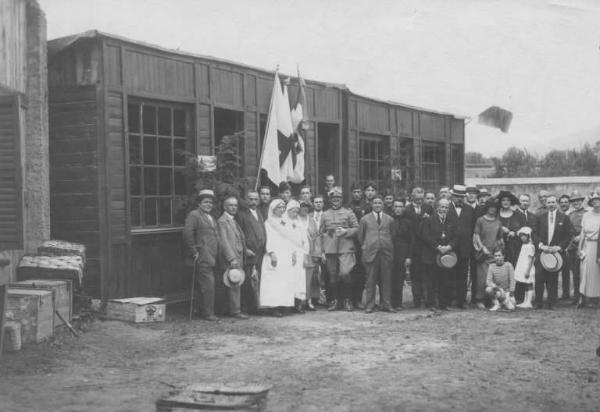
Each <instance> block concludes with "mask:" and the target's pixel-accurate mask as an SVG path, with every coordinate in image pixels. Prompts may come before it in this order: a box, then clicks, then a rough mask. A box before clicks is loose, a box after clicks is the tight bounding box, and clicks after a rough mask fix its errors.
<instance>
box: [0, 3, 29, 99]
mask: <svg viewBox="0 0 600 412" xmlns="http://www.w3.org/2000/svg"><path fill="white" fill-rule="evenodd" d="M26 14H27V2H25V1H22V0H3V1H1V2H0V27H1V28H2V35H1V36H0V85H2V86H5V87H7V88H10V89H13V90H17V91H20V92H25V88H26V82H27V70H25V67H26V66H27V64H26V62H27V36H26V31H27V24H26V22H27V16H26Z"/></svg>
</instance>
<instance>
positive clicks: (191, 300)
mask: <svg viewBox="0 0 600 412" xmlns="http://www.w3.org/2000/svg"><path fill="white" fill-rule="evenodd" d="M197 260H198V256H196V257H195V258H194V269H193V270H192V295H191V296H190V320H192V314H193V313H194V285H195V284H196V261H197Z"/></svg>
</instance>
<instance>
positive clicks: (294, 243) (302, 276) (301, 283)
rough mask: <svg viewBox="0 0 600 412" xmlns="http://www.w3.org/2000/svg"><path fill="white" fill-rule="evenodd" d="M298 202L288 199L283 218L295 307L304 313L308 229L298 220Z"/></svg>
mask: <svg viewBox="0 0 600 412" xmlns="http://www.w3.org/2000/svg"><path fill="white" fill-rule="evenodd" d="M299 212H300V203H298V201H296V200H293V199H292V200H290V201H289V202H288V203H287V207H286V210H285V214H286V216H285V220H286V222H287V228H288V236H289V237H288V240H289V241H290V243H291V247H292V250H293V263H292V268H291V271H292V276H293V280H292V281H293V283H294V297H295V298H296V300H295V302H294V303H295V308H296V311H297V312H298V313H304V306H305V305H306V270H305V269H304V256H305V255H306V254H308V252H309V243H308V231H307V227H306V225H305V224H304V223H303V222H302V221H301V220H300V217H299V216H298V213H299Z"/></svg>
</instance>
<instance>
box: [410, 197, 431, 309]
mask: <svg viewBox="0 0 600 412" xmlns="http://www.w3.org/2000/svg"><path fill="white" fill-rule="evenodd" d="M424 197H425V191H424V190H423V189H422V188H420V187H415V188H414V189H413V190H412V193H411V201H410V202H409V203H408V204H407V205H406V207H405V208H404V215H405V217H406V219H408V220H409V221H410V224H411V228H412V231H413V239H414V247H413V249H412V256H411V262H412V263H411V268H410V280H411V283H410V285H411V289H412V295H413V302H414V305H415V307H419V306H421V304H422V303H423V299H424V293H423V280H424V279H423V265H422V263H421V249H423V241H422V240H421V234H420V230H421V224H422V223H423V221H424V220H425V219H427V218H428V217H429V216H431V215H433V213H434V212H433V209H432V208H431V207H430V206H429V205H425V204H424V203H423V199H424Z"/></svg>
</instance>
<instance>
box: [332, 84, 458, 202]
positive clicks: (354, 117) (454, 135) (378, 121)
mask: <svg viewBox="0 0 600 412" xmlns="http://www.w3.org/2000/svg"><path fill="white" fill-rule="evenodd" d="M346 107H347V112H348V113H347V121H346V124H347V127H346V139H347V142H346V147H347V149H346V150H347V152H346V153H347V159H346V161H345V166H344V167H345V169H346V171H345V173H346V174H347V176H348V178H347V179H346V180H347V182H346V183H347V186H346V189H347V190H348V189H349V186H348V185H349V184H350V183H351V182H354V181H358V180H359V168H358V157H359V139H360V135H361V134H371V135H379V136H385V137H388V138H389V139H390V140H389V141H390V153H391V162H392V165H393V166H398V165H396V164H395V163H396V162H398V161H399V159H400V157H401V153H400V151H401V150H411V151H412V153H410V155H409V156H410V157H411V158H412V165H410V166H409V167H410V168H411V170H410V171H409V172H408V176H409V177H411V176H412V179H411V180H409V181H407V182H405V184H403V186H406V187H405V189H406V190H408V189H410V186H414V185H420V184H421V181H422V166H421V163H422V145H423V141H431V142H443V143H445V145H446V146H447V150H446V153H445V160H446V161H445V169H444V171H443V172H444V177H443V181H444V182H446V183H447V184H449V181H450V180H454V177H453V172H452V170H451V169H450V167H451V162H450V152H451V148H450V143H453V144H464V122H463V120H460V119H454V118H453V117H452V116H450V115H442V114H437V113H430V112H426V111H422V110H416V109H413V108H409V107H404V106H400V105H394V104H388V103H384V102H376V101H372V100H369V99H365V98H362V97H361V96H357V95H349V97H348V99H347V103H346ZM406 139H411V142H410V144H407V142H406Z"/></svg>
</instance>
